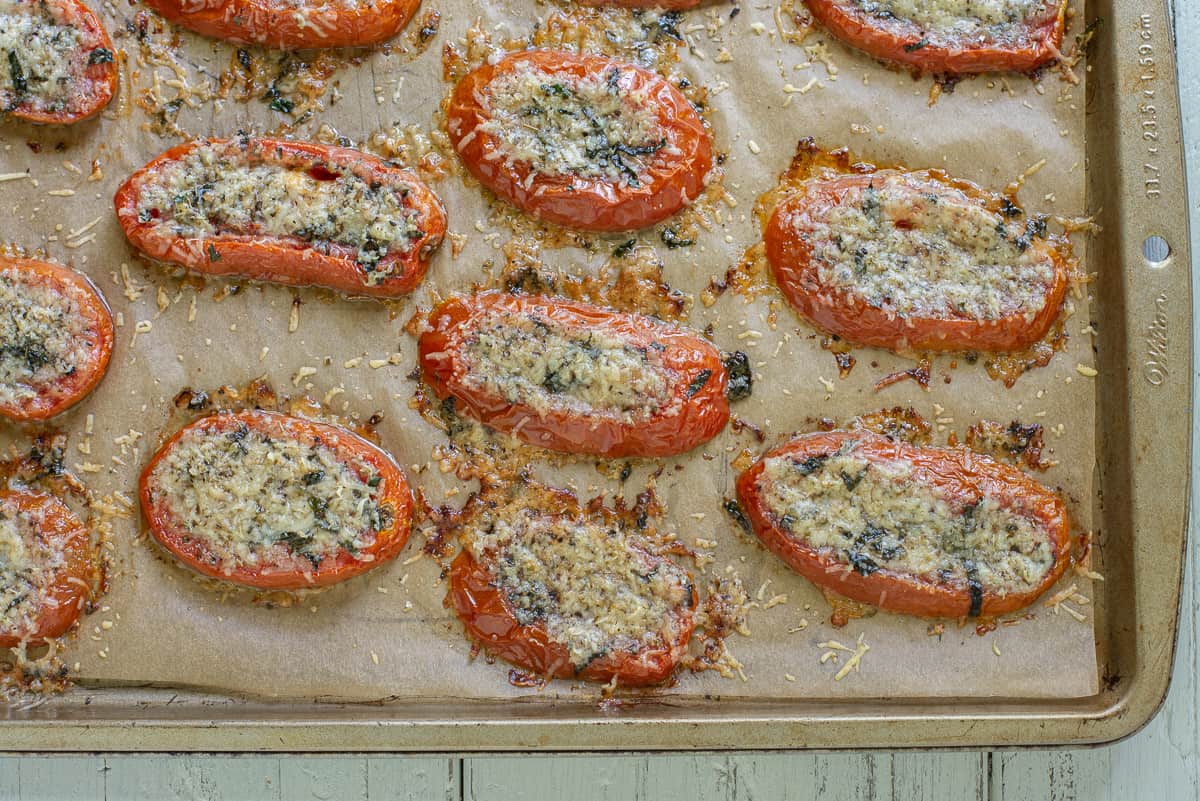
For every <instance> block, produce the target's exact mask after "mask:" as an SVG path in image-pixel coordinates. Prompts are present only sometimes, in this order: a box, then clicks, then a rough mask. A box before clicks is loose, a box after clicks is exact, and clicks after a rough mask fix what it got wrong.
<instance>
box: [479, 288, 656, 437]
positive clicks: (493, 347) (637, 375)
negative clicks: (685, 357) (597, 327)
mask: <svg viewBox="0 0 1200 801" xmlns="http://www.w3.org/2000/svg"><path fill="white" fill-rule="evenodd" d="M660 348H661V346H660ZM463 357H464V361H465V362H466V364H467V372H466V375H465V376H464V377H463V381H464V383H465V384H467V385H468V386H472V387H476V388H483V389H486V390H487V392H488V393H489V394H495V395H499V396H501V397H503V398H504V399H505V400H506V401H508V402H509V403H521V404H525V405H528V406H530V407H532V408H533V409H534V410H535V411H537V412H538V413H539V414H543V413H545V412H547V411H550V410H555V409H557V410H567V411H572V412H578V413H582V414H595V413H601V414H605V415H612V416H616V417H619V418H621V419H624V420H625V421H627V422H632V421H636V420H645V419H647V418H649V417H651V416H653V415H655V414H658V413H659V412H660V411H662V410H663V408H664V407H666V406H667V404H668V403H670V401H671V387H672V384H673V378H674V374H673V373H672V372H670V371H668V370H667V369H666V368H665V367H663V366H662V360H661V358H660V351H659V350H656V349H655V348H654V347H653V346H651V347H648V348H637V347H634V346H633V345H631V344H629V343H628V342H625V341H622V340H620V339H618V338H616V337H612V336H607V335H605V334H602V333H599V332H597V331H593V330H589V329H579V328H568V327H566V326H563V325H562V324H561V323H558V322H556V321H555V320H553V319H551V318H549V317H544V316H540V315H522V314H513V313H511V312H508V311H504V310H491V311H489V312H488V314H487V315H486V317H484V318H483V319H482V320H481V321H480V323H479V325H478V327H476V328H475V329H474V331H473V332H472V338H471V339H470V340H468V341H467V342H466V343H465V347H464V348H463Z"/></svg>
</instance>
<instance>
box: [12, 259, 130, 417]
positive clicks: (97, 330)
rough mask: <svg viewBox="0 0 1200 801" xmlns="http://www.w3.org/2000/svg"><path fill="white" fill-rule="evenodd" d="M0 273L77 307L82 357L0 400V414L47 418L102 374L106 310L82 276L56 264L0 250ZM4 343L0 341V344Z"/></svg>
mask: <svg viewBox="0 0 1200 801" xmlns="http://www.w3.org/2000/svg"><path fill="white" fill-rule="evenodd" d="M0 278H2V279H4V280H11V281H12V282H13V283H14V285H15V286H16V287H21V286H25V287H31V288H34V287H36V288H44V289H47V290H50V291H51V292H53V293H54V294H57V295H59V296H61V297H62V298H63V299H64V300H69V301H70V302H72V303H74V304H75V306H76V308H77V309H78V316H79V319H78V320H77V321H75V322H76V324H77V325H78V326H79V332H78V334H79V338H80V340H82V341H81V342H80V343H79V346H80V347H79V351H78V353H80V354H81V355H82V358H81V359H80V360H78V361H76V362H75V363H74V364H73V368H74V369H73V371H72V372H71V373H70V374H69V375H66V376H63V377H61V378H60V379H59V380H57V381H54V382H52V383H37V384H33V385H30V386H29V387H28V389H30V390H31V391H32V392H31V397H28V398H24V397H22V398H15V399H13V400H12V401H11V402H5V401H3V400H0V416H3V417H9V418H11V419H13V420H22V421H32V420H46V419H49V418H51V417H54V416H55V415H57V414H60V413H61V412H63V411H66V410H67V409H69V408H70V407H71V406H73V405H75V404H76V403H78V402H79V401H81V400H82V399H83V398H85V397H86V396H87V395H88V393H90V392H91V391H92V390H93V389H95V387H96V385H97V384H99V383H100V379H102V378H103V377H104V374H105V372H106V371H107V370H108V362H109V358H110V357H111V356H112V349H113V321H112V315H111V314H110V313H109V310H108V305H107V304H106V303H105V301H104V298H103V297H102V296H101V295H100V292H99V291H98V290H97V289H96V287H95V286H94V285H93V284H92V282H91V281H89V280H88V279H87V277H86V276H84V275H82V274H80V273H77V272H75V271H74V270H71V269H69V268H67V267H63V266H62V265H60V264H54V263H52V262H47V261H41V260H38V259H20V258H12V257H9V256H0ZM5 344H6V343H3V342H0V346H4V345H5ZM43 358H44V357H43Z"/></svg>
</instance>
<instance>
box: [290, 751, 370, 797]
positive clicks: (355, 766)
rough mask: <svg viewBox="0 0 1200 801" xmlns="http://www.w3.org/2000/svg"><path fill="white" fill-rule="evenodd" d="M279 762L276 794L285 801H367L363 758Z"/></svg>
mask: <svg viewBox="0 0 1200 801" xmlns="http://www.w3.org/2000/svg"><path fill="white" fill-rule="evenodd" d="M278 762H279V792H280V796H281V797H282V798H284V799H288V801H292V799H295V800H296V801H301V800H302V801H367V786H368V785H367V760H366V759H364V758H362V757H321V756H312V757H292V758H282V759H279V760H278Z"/></svg>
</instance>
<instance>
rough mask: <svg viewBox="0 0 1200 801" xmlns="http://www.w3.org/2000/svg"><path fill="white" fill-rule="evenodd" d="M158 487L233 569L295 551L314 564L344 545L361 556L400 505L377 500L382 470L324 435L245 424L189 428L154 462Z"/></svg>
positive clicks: (217, 558) (298, 558)
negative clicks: (284, 434) (290, 435)
mask: <svg viewBox="0 0 1200 801" xmlns="http://www.w3.org/2000/svg"><path fill="white" fill-rule="evenodd" d="M151 486H152V487H153V491H154V494H155V495H156V496H158V497H156V498H155V501H156V502H161V503H164V504H165V505H166V506H167V508H169V509H170V511H171V514H172V516H173V517H174V520H175V522H176V524H177V525H179V526H180V527H181V528H182V529H183V531H184V532H185V534H186V537H187V538H189V539H193V540H200V541H202V542H203V543H204V546H205V548H206V550H208V551H209V552H210V553H211V554H212V555H213V559H214V563H216V564H220V565H222V567H223V568H224V569H225V570H226V572H230V571H232V569H233V568H235V567H254V566H259V565H273V564H281V563H282V564H286V562H287V560H288V558H289V556H290V557H291V558H292V559H294V561H295V564H296V566H298V567H299V568H301V569H304V570H308V567H309V565H311V568H312V569H313V570H315V569H316V568H317V567H318V566H319V565H320V564H321V560H322V559H324V558H325V557H329V556H335V555H336V554H337V553H339V552H340V551H348V552H349V553H350V554H351V555H352V556H357V555H358V553H359V551H360V550H362V549H363V548H366V547H368V546H370V545H371V544H373V543H374V542H375V536H376V534H378V532H379V531H381V530H383V529H386V528H388V527H389V526H390V525H391V518H392V512H391V510H390V509H388V508H386V507H381V506H380V505H379V503H378V499H379V496H380V495H381V493H382V492H383V491H384V489H385V487H384V486H383V479H382V477H381V476H379V475H378V474H375V473H374V472H373V469H372V468H371V467H370V466H369V465H367V464H365V463H360V462H357V461H352V462H350V463H346V462H344V461H342V460H341V459H340V458H339V455H338V454H337V453H336V452H335V451H334V450H333V449H331V448H329V447H327V446H325V445H324V444H323V443H321V442H320V441H319V440H318V441H311V440H305V441H297V440H293V439H275V438H272V437H270V436H268V435H266V434H264V433H262V432H259V431H255V430H253V429H249V428H247V427H245V426H242V427H239V428H236V429H234V430H232V431H228V432H211V431H204V430H203V429H202V428H194V429H191V430H189V431H188V432H187V433H185V434H184V436H183V437H181V438H180V439H179V440H178V441H177V442H176V443H175V444H174V445H173V446H172V448H171V449H170V451H169V452H167V453H166V454H165V455H164V456H163V458H162V459H161V460H160V461H159V462H158V464H157V465H155V468H154V472H153V474H152V477H151ZM305 560H307V564H306V563H305Z"/></svg>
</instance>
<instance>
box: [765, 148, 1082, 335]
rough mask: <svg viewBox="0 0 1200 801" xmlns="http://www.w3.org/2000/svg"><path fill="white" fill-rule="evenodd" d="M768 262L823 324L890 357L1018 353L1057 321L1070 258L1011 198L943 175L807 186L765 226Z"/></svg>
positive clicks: (803, 310) (889, 175) (784, 288)
mask: <svg viewBox="0 0 1200 801" xmlns="http://www.w3.org/2000/svg"><path fill="white" fill-rule="evenodd" d="M764 238H765V240H766V251H767V259H768V261H769V262H770V264H771V269H772V271H773V273H774V275H775V281H776V283H777V284H778V285H779V289H780V291H781V292H782V293H783V295H784V297H786V298H787V300H788V302H789V303H790V304H791V305H792V307H793V308H795V309H796V310H797V311H798V312H800V314H802V315H804V316H805V317H806V318H808V319H809V320H810V321H811V322H812V323H813V324H814V325H816V326H818V327H819V328H822V329H824V330H826V331H829V332H830V333H833V334H837V335H838V336H841V337H843V338H845V339H848V340H850V341H852V342H857V343H859V344H863V345H875V346H877V347H881V348H888V349H890V350H910V349H911V350H957V351H961V350H985V351H1011V350H1018V349H1020V348H1022V347H1025V346H1027V345H1029V344H1032V343H1033V342H1036V341H1037V340H1038V339H1040V338H1041V337H1042V336H1044V335H1045V334H1046V332H1047V331H1048V330H1049V329H1050V326H1051V325H1052V324H1053V323H1054V321H1055V319H1056V318H1057V317H1058V315H1059V313H1060V311H1061V307H1062V301H1063V296H1064V295H1065V294H1066V291H1067V285H1068V280H1069V272H1070V271H1069V265H1070V261H1069V259H1070V256H1069V247H1068V245H1067V244H1066V242H1064V241H1062V240H1061V239H1059V238H1057V237H1052V236H1048V235H1047V233H1046V223H1045V220H1044V219H1043V218H1037V217H1026V216H1025V215H1024V212H1023V211H1021V209H1020V208H1018V207H1017V206H1016V205H1014V204H1013V203H1012V202H1011V201H1010V200H1009V199H1008V198H1005V197H1003V196H1001V195H993V194H989V193H987V192H984V191H983V190H982V189H980V188H979V187H977V186H975V185H974V184H970V183H968V182H966V181H957V180H951V179H949V178H947V177H946V176H945V175H943V174H942V173H940V172H936V171H927V172H905V171H901V170H880V171H878V172H873V173H869V174H866V175H840V176H833V177H829V176H826V177H821V178H814V179H812V180H809V181H805V182H803V183H801V184H799V186H798V187H797V188H796V190H795V191H794V192H792V193H791V194H789V195H788V196H787V197H786V198H785V199H783V200H782V201H781V202H780V203H779V205H778V206H777V207H776V208H775V210H774V213H773V214H772V215H771V217H770V219H769V220H768V221H767V225H766V231H765V233H764Z"/></svg>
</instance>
